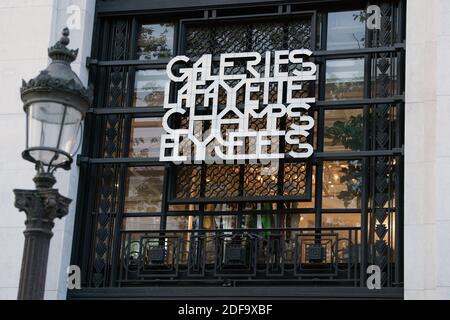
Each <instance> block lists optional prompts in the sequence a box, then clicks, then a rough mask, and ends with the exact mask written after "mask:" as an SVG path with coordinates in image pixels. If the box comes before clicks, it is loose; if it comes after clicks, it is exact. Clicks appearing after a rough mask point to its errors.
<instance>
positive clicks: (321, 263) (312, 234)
mask: <svg viewBox="0 0 450 320" xmlns="http://www.w3.org/2000/svg"><path fill="white" fill-rule="evenodd" d="M360 239H361V230H360V229H359V228H330V229H264V230H261V229H254V230H250V229H246V230H157V231H151V232H150V231H124V232H123V234H122V245H121V255H120V267H119V273H118V279H117V281H118V282H117V284H118V285H119V286H131V285H151V283H153V284H158V285H164V284H176V285H182V284H183V283H185V284H192V283H195V284H196V285H199V284H205V285H222V286H234V285H241V284H242V285H245V283H250V282H251V283H252V284H255V283H258V282H259V283H264V284H266V285H269V284H268V283H267V282H274V283H276V285H278V286H279V285H299V284H301V283H305V284H311V283H320V282H323V283H333V282H335V283H340V284H342V283H343V282H345V283H346V285H348V286H359V284H360V281H361V278H360V277H361V272H360V262H361V261H360V257H361V250H362V247H361V245H360Z"/></svg>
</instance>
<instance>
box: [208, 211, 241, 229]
mask: <svg viewBox="0 0 450 320" xmlns="http://www.w3.org/2000/svg"><path fill="white" fill-rule="evenodd" d="M236 227H237V217H236V215H227V216H205V217H203V229H205V230H231V229H236Z"/></svg>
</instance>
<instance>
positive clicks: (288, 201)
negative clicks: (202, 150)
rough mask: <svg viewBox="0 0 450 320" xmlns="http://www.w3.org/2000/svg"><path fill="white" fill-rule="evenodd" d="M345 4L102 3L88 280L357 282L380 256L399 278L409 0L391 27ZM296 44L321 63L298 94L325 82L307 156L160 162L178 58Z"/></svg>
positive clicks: (84, 205)
mask: <svg viewBox="0 0 450 320" xmlns="http://www.w3.org/2000/svg"><path fill="white" fill-rule="evenodd" d="M339 3H341V2H340V1H336V5H329V6H328V5H327V6H321V5H319V4H317V5H296V4H292V6H289V10H287V7H285V6H280V7H278V6H274V7H270V6H268V7H263V8H260V9H255V8H252V10H250V11H251V12H252V13H254V15H253V16H247V15H246V16H242V17H240V16H235V13H233V14H231V12H234V11H230V10H227V9H226V8H224V9H223V10H215V11H214V17H212V15H211V12H210V11H209V10H206V11H205V12H203V11H199V12H195V11H189V12H186V13H184V12H183V11H177V12H176V13H171V14H156V15H151V14H150V15H135V16H125V17H121V16H113V17H101V18H100V17H99V18H98V19H99V27H98V30H96V34H97V37H96V39H95V41H96V42H97V46H96V47H97V50H94V54H95V55H96V56H95V59H96V61H95V62H93V63H92V64H91V71H92V72H91V81H92V82H93V83H94V85H95V90H96V91H95V92H96V98H95V105H94V108H93V109H92V111H91V113H90V114H89V115H88V118H87V121H86V135H85V145H84V150H83V156H82V157H81V158H80V165H81V180H80V198H79V200H78V211H77V215H78V230H84V231H83V232H80V231H79V234H78V235H77V237H78V239H77V241H79V244H78V247H76V248H75V259H77V264H79V265H81V266H82V267H83V274H84V275H85V277H84V279H85V280H84V281H85V282H86V283H85V284H84V286H85V287H91V286H92V287H109V286H128V285H144V284H145V285H153V284H155V283H157V284H160V283H161V282H170V283H172V284H175V283H176V284H177V285H183V284H184V283H190V282H189V281H192V280H193V279H195V280H196V281H198V280H202V279H203V280H204V281H205V282H207V283H209V284H219V285H221V284H223V281H224V280H223V279H224V278H225V279H228V280H226V281H229V283H228V282H227V284H230V285H237V284H238V283H240V282H242V283H241V284H240V285H245V283H248V282H249V281H262V282H265V283H266V282H267V283H269V285H270V283H274V284H276V285H280V283H281V285H282V283H283V281H281V282H280V279H285V280H290V281H297V282H298V283H299V284H301V283H308V281H312V279H315V280H314V281H315V282H314V283H315V284H314V285H318V284H319V285H321V284H323V285H324V286H326V285H330V283H333V284H339V285H342V286H359V285H361V284H362V283H364V279H365V276H366V275H365V273H364V270H365V267H367V266H368V265H371V264H376V265H379V266H380V268H381V270H382V272H383V275H384V276H383V285H385V286H399V285H401V282H402V274H401V256H402V253H401V235H402V234H401V224H402V221H403V220H402V217H403V212H402V192H403V186H402V181H403V167H402V165H403V156H402V151H401V150H402V146H403V98H402V93H403V82H402V81H403V73H404V71H403V66H402V59H403V57H404V50H403V47H402V42H403V25H402V23H401V21H403V20H402V10H401V6H399V4H398V2H396V1H392V2H381V3H380V6H381V9H382V14H383V18H382V27H381V29H380V30H369V29H367V28H366V27H365V22H366V19H367V17H366V15H365V8H364V7H359V6H355V7H354V8H350V9H349V8H348V5H347V6H346V8H345V10H341V9H340V7H339V5H338V4H339ZM255 10H256V11H255ZM258 10H261V12H259V11H258ZM280 10H281V12H282V14H280ZM246 11H248V10H242V12H246ZM258 12H259V13H258ZM301 48H307V49H310V50H312V51H313V52H314V54H313V56H312V59H313V60H312V61H314V62H315V63H316V64H317V65H318V68H319V69H318V74H319V77H318V81H317V82H316V83H315V84H311V85H309V86H307V87H305V88H303V92H298V93H297V94H298V95H299V97H300V96H302V95H303V96H316V97H317V103H316V104H315V105H313V108H312V109H311V110H310V111H309V115H310V116H312V117H313V118H314V119H315V122H316V125H315V128H314V130H313V134H312V135H311V136H310V137H309V138H308V139H310V140H309V142H310V143H311V144H312V145H313V147H314V151H315V152H314V155H313V156H312V158H311V159H308V160H306V161H305V160H303V161H297V160H295V159H286V160H283V161H281V162H280V164H279V166H278V167H277V168H276V169H275V170H274V169H273V168H272V169H271V170H273V171H272V172H271V174H267V172H266V174H262V173H261V172H262V171H263V170H266V169H267V168H265V167H264V165H261V164H252V163H246V164H237V163H235V164H220V165H219V164H214V165H207V164H204V163H203V164H192V165H175V164H169V163H161V162H159V160H158V159H159V152H160V150H159V148H160V143H161V134H162V133H163V129H162V117H163V116H164V111H165V110H164V105H163V104H164V88H165V85H166V83H167V81H168V78H167V75H166V72H165V67H166V65H167V63H168V62H169V60H170V58H171V57H173V56H175V55H180V54H183V55H186V56H188V57H190V58H192V59H196V58H198V57H200V56H201V55H203V54H212V55H213V57H215V58H217V57H218V55H219V54H221V53H227V52H235V53H237V52H255V51H256V52H259V53H264V52H266V51H272V52H273V51H275V50H293V49H301ZM213 61H215V60H213ZM212 68H214V66H212ZM271 89H272V94H273V95H276V94H278V92H277V89H276V88H271ZM244 94H245V92H240V93H238V95H244ZM242 101H243V100H242ZM185 121H186V119H181V118H180V119H178V121H176V123H173V125H174V126H177V127H180V128H181V127H183V126H185V125H186V123H185ZM262 121H264V120H262ZM289 121H291V120H290V119H289V118H283V119H282V120H281V122H280V126H286V125H288V124H289ZM260 125H261V123H258V122H254V123H253V126H254V127H255V128H258V126H260ZM283 139H284V138H282V139H281V141H280V150H281V152H289V151H291V150H290V149H289V148H288V147H287V146H285V144H284V143H283ZM305 279H306V282H305ZM244 280H245V281H244Z"/></svg>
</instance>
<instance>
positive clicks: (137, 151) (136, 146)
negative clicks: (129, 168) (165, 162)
mask: <svg viewBox="0 0 450 320" xmlns="http://www.w3.org/2000/svg"><path fill="white" fill-rule="evenodd" d="M161 121H162V120H161V118H135V119H133V120H132V122H131V137H130V154H129V156H130V158H158V157H159V147H160V143H161V135H162V134H163V133H164V129H163V128H162V123H161Z"/></svg>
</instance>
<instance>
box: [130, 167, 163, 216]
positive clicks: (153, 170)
mask: <svg viewBox="0 0 450 320" xmlns="http://www.w3.org/2000/svg"><path fill="white" fill-rule="evenodd" d="M163 182H164V167H133V168H129V169H128V174H127V184H126V189H125V212H160V211H161V199H162V189H163Z"/></svg>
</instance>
